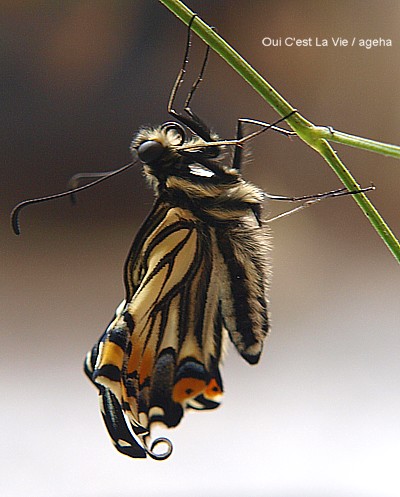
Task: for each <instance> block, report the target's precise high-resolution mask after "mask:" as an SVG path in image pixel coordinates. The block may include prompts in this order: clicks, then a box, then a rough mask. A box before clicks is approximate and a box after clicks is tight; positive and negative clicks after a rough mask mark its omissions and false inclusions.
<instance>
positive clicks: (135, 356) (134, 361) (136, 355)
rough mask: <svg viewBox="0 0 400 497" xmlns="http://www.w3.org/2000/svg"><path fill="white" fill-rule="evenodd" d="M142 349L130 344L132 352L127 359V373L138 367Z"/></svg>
mask: <svg viewBox="0 0 400 497" xmlns="http://www.w3.org/2000/svg"><path fill="white" fill-rule="evenodd" d="M141 354H142V351H141V349H140V348H139V347H135V346H134V345H133V346H132V352H131V355H130V357H129V360H128V365H127V372H128V374H131V373H133V372H134V371H137V370H138V368H139V363H140V359H141Z"/></svg>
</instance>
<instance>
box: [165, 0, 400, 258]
mask: <svg viewBox="0 0 400 497" xmlns="http://www.w3.org/2000/svg"><path fill="white" fill-rule="evenodd" d="M160 2H161V3H162V4H164V5H165V6H166V7H167V8H168V9H169V10H170V11H171V12H173V13H174V14H175V15H176V16H177V17H178V18H179V19H180V20H181V21H182V22H183V23H184V24H186V25H188V24H189V22H190V20H191V19H192V18H193V16H194V14H195V13H194V12H192V11H191V10H190V9H189V8H188V7H186V5H184V4H183V3H182V2H181V1H180V0H160ZM192 30H193V31H194V32H195V33H196V34H197V35H198V36H199V37H200V38H201V39H202V40H203V41H204V42H205V43H206V44H207V45H209V46H210V47H211V48H212V49H213V50H214V51H215V52H216V53H218V54H219V55H220V56H221V57H222V58H223V59H224V60H225V61H226V62H227V63H228V64H229V65H230V66H231V67H232V68H233V69H234V70H235V71H236V72H237V73H238V74H240V75H241V76H242V78H243V79H244V80H245V81H247V82H248V83H249V84H250V85H251V86H252V87H253V88H254V90H256V91H257V92H258V93H259V94H260V95H261V96H262V97H263V98H264V100H265V101H266V102H268V104H269V105H270V106H271V107H272V108H273V109H275V110H276V112H278V114H280V115H281V116H282V117H284V116H287V115H289V114H290V113H291V112H293V111H294V110H295V109H294V108H293V107H292V106H291V105H290V104H289V103H288V102H287V101H286V100H285V99H284V98H283V97H282V96H281V95H280V94H279V93H278V92H277V91H276V90H275V89H274V88H273V87H272V86H271V85H270V84H269V83H268V82H267V81H266V80H265V79H264V78H263V77H262V76H261V75H260V74H258V73H257V71H256V70H255V69H253V67H252V66H251V65H250V64H249V63H248V62H247V61H245V60H244V59H243V58H242V57H241V56H240V55H239V54H238V53H237V52H236V51H235V50H234V49H233V48H232V47H231V46H230V45H229V44H228V43H227V42H226V41H225V40H224V39H223V38H221V36H219V35H218V34H217V33H216V32H215V31H214V30H213V29H212V28H211V27H210V26H208V25H207V24H206V23H205V22H204V21H202V20H201V19H200V18H199V17H198V16H197V17H196V19H195V20H194V21H193V23H192ZM286 121H287V123H288V124H289V125H290V127H291V128H292V129H293V130H294V131H295V132H296V134H297V135H298V136H299V137H300V138H301V139H302V140H303V141H304V142H306V143H307V144H308V145H309V146H310V147H312V148H313V149H314V150H316V151H317V152H318V153H319V154H320V155H322V157H323V158H324V159H325V161H326V162H327V163H328V164H329V165H330V167H331V168H332V169H333V171H334V172H335V173H336V175H337V176H338V177H339V179H340V180H341V182H342V183H343V184H344V186H345V187H346V188H347V189H349V190H354V189H357V188H359V185H358V183H357V181H356V180H355V179H354V178H353V176H352V175H351V173H350V171H349V170H348V169H347V168H346V167H345V165H344V164H343V163H342V162H341V160H340V159H339V157H338V156H337V154H336V153H335V152H334V151H333V150H332V147H331V146H330V145H329V143H328V142H327V140H330V141H334V142H336V143H342V144H344V145H349V146H353V147H357V148H362V149H365V150H369V151H372V152H376V153H380V154H383V155H390V156H392V157H396V158H399V157H400V147H397V146H395V145H389V144H385V143H380V142H376V141H374V140H369V139H366V138H360V137H357V136H353V135H348V134H346V133H342V132H340V131H335V130H332V129H331V128H329V127H323V126H314V125H313V124H312V123H311V122H310V121H308V120H307V119H305V118H304V117H303V116H301V115H300V114H299V113H298V112H296V113H295V114H293V115H291V116H290V117H288V119H287V120H286ZM353 198H354V200H355V201H356V202H357V204H358V205H359V207H360V208H361V210H362V211H363V212H364V214H365V215H366V216H367V218H368V219H369V221H370V223H371V224H372V226H373V227H374V228H375V230H376V231H377V232H378V234H379V236H380V237H381V238H382V240H383V241H384V242H385V243H386V245H387V246H388V248H389V250H390V251H391V252H392V253H393V255H394V257H395V258H396V260H397V261H398V262H399V263H400V243H399V242H398V240H397V239H396V237H395V236H394V234H393V233H392V231H391V230H390V228H389V226H388V225H387V224H386V223H385V221H384V220H383V219H382V217H381V216H380V214H379V213H378V211H377V210H376V209H375V207H374V206H373V205H372V203H371V202H370V200H369V199H368V198H367V197H366V195H365V194H358V195H353Z"/></svg>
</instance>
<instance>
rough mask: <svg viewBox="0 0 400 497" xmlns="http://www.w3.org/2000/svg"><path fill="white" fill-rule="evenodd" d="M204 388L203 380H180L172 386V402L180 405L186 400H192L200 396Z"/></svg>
mask: <svg viewBox="0 0 400 497" xmlns="http://www.w3.org/2000/svg"><path fill="white" fill-rule="evenodd" d="M205 387H206V383H205V381H203V380H198V379H196V378H182V380H179V381H178V383H177V384H176V385H175V386H174V389H173V391H172V399H173V400H174V402H179V403H182V402H184V401H185V400H187V399H192V398H194V397H197V396H198V395H200V394H201V393H202V392H203V390H204V389H205Z"/></svg>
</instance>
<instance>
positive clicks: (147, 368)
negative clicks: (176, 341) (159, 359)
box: [139, 349, 154, 383]
mask: <svg viewBox="0 0 400 497" xmlns="http://www.w3.org/2000/svg"><path fill="white" fill-rule="evenodd" d="M153 367H154V352H153V351H152V350H150V349H148V350H146V352H145V353H144V354H143V358H142V361H141V363H140V372H139V382H140V383H143V382H144V380H145V379H146V378H147V377H148V376H150V375H151V373H152V372H153Z"/></svg>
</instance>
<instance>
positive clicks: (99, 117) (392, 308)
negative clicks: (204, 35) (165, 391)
mask: <svg viewBox="0 0 400 497" xmlns="http://www.w3.org/2000/svg"><path fill="white" fill-rule="evenodd" d="M188 5H189V6H190V7H191V8H192V9H193V10H195V11H196V12H198V14H199V15H200V16H201V17H202V18H203V19H204V20H205V21H207V22H208V23H209V24H211V25H213V26H216V27H217V28H218V32H219V33H220V34H221V35H222V36H223V37H225V38H226V39H227V40H228V41H229V42H230V43H232V45H233V46H234V47H235V48H236V49H237V50H238V51H239V52H240V53H241V54H242V55H243V56H244V57H245V58H246V59H247V60H248V61H249V62H250V63H251V64H252V65H253V66H254V67H255V68H256V69H258V70H259V71H260V72H261V74H263V75H264V76H265V77H266V78H267V80H269V82H270V83H271V84H272V85H274V86H275V88H277V89H278V91H280V92H281V93H282V94H283V96H284V97H286V98H287V99H288V100H289V101H290V102H291V103H292V105H293V106H295V107H296V108H297V109H299V110H300V112H301V113H303V115H304V116H306V117H307V118H309V119H310V120H312V121H313V122H314V123H317V124H324V125H332V126H334V127H335V128H336V129H338V130H342V131H346V132H350V133H353V134H357V135H360V136H366V137H370V138H373V139H377V140H382V141H386V142H392V143H397V144H398V143H399V141H400V140H399V133H398V129H399V125H400V117H399V116H400V113H399V110H400V109H399V103H400V90H399V87H400V86H399V80H400V64H399V58H400V57H399V56H400V49H399V42H400V38H399V33H398V26H399V21H400V4H399V2H398V1H397V0H393V1H391V0H387V1H384V2H378V1H371V0H368V1H361V0H356V1H354V0H353V1H352V2H345V1H338V2H330V1H329V2H328V1H318V2H317V1H301V2H298V1H290V0H281V1H279V2H277V1H251V2H250V1H247V2H246V1H244V2H239V1H237V2H229V1H220V2H211V1H208V2H200V1H188ZM0 7H1V13H2V15H1V21H0V23H1V25H0V34H1V38H2V42H1V44H0V64H1V99H2V105H1V108H0V112H1V124H2V129H1V151H2V156H3V166H2V168H1V198H0V201H1V210H0V216H1V219H0V222H1V224H0V226H1V244H2V250H1V254H2V255H1V257H2V261H3V262H2V271H1V276H2V280H1V286H0V291H1V295H2V298H1V307H2V313H1V315H2V321H3V322H2V326H1V349H0V350H1V355H2V360H1V368H2V375H1V378H2V380H1V398H2V405H1V414H0V416H1V418H0V419H1V426H2V430H1V436H0V447H1V449H0V457H1V465H0V467H1V472H3V473H4V474H3V475H2V476H1V478H0V491H1V494H2V495H4V496H12V497H14V496H22V495H26V494H27V493H29V495H32V496H40V497H47V496H55V495H57V496H63V497H64V496H65V497H70V496H79V497H80V496H85V497H86V496H90V497H92V496H97V497H103V496H104V497H105V496H110V495H119V496H122V497H124V496H128V495H146V496H154V495H165V496H166V497H168V496H172V495H174V496H178V497H179V496H183V495H192V496H214V495H215V496H216V495H223V496H225V495H230V496H242V495H251V496H256V497H257V496H265V495H268V496H276V497H300V496H301V497H314V496H319V497H331V496H335V497H341V496H349V495H351V496H352V497H354V496H362V497H364V496H368V497H369V496H379V497H386V496H398V495H399V494H400V481H399V476H398V460H399V459H398V458H399V451H400V447H399V442H400V426H399V409H400V400H399V392H400V375H399V373H400V366H399V353H400V333H399V331H400V330H399V323H400V311H399V273H398V264H397V263H396V262H395V261H394V259H393V257H392V256H391V255H390V253H389V251H388V250H387V249H386V247H385V246H384V244H383V242H382V241H381V240H380V239H379V238H378V236H377V235H376V234H375V232H374V231H373V230H372V228H371V226H370V225H369V223H368V222H367V220H366V219H365V218H364V216H363V214H362V213H361V212H360V210H359V209H358V208H357V206H356V205H355V203H354V201H353V200H352V199H350V198H342V199H336V200H329V201H326V202H325V203H321V204H320V205H318V206H316V207H313V208H311V209H308V210H306V211H304V212H303V213H299V214H296V215H293V216H292V217H289V218H287V219H283V220H280V221H277V222H276V223H273V225H272V226H271V227H272V229H273V233H274V250H273V254H272V261H273V267H274V271H273V281H272V286H271V309H272V318H273V332H272V335H271V337H270V339H269V341H268V344H267V346H266V349H265V353H264V356H263V358H262V361H261V363H260V365H258V366H257V367H254V368H251V367H249V366H247V365H246V364H244V362H243V361H242V360H240V358H238V356H237V354H236V353H235V352H234V351H233V350H231V351H230V352H231V353H230V354H229V357H228V358H227V360H226V365H225V367H224V373H223V374H224V380H225V389H226V394H225V398H224V403H223V406H222V407H221V408H220V409H219V410H218V411H216V412H210V413H189V414H188V415H187V416H186V418H185V419H184V420H183V422H182V424H181V425H180V427H179V428H178V429H176V430H174V431H171V432H169V433H168V436H170V437H171V439H172V440H173V442H174V445H175V452H174V454H173V456H172V457H171V458H170V459H169V460H168V461H166V462H164V463H155V462H153V461H133V460H129V459H128V458H126V457H123V456H120V455H119V454H118V453H117V452H116V451H115V450H114V449H113V448H112V446H111V443H110V442H109V440H108V438H107V435H106V432H105V429H104V427H103V426H102V422H101V420H100V416H99V413H98V409H97V400H96V392H95V390H94V388H93V387H92V386H91V385H90V384H89V382H88V381H87V380H86V379H85V378H84V376H83V374H82V373H81V363H82V359H83V356H84V354H85V353H86V351H87V350H88V349H89V348H90V347H91V346H92V344H93V343H94V342H95V341H96V340H97V338H98V336H99V335H100V333H101V332H102V331H103V329H104V327H105V326H106V324H107V322H108V320H109V319H110V317H111V315H112V313H113V310H114V308H115V306H116V305H117V304H118V303H119V301H120V300H121V298H122V296H123V286H122V266H123V262H124V258H125V256H126V254H127V251H128V249H129V246H130V243H131V241H132V238H133V236H134V234H135V232H136V230H137V228H138V226H139V225H140V223H141V222H142V221H143V219H144V217H145V216H146V213H147V212H148V210H149V208H150V206H151V204H152V193H151V192H150V191H149V190H148V189H147V188H146V187H145V186H144V182H143V179H142V177H141V174H140V172H139V171H138V170H133V171H130V172H129V173H126V174H125V175H124V176H120V177H117V178H115V179H114V180H110V181H109V182H106V183H103V184H102V185H101V186H99V187H97V188H95V189H92V190H89V191H87V192H85V193H82V194H81V195H80V197H79V204H78V205H77V206H76V207H75V208H72V207H71V206H70V204H69V202H68V199H63V200H58V201H55V202H52V203H48V204H42V205H38V206H34V207H32V208H27V209H26V210H25V211H23V212H22V215H21V228H22V236H21V237H20V238H17V237H15V236H14V235H13V234H12V233H11V231H10V228H9V221H8V216H9V212H10V210H11V209H12V207H13V206H14V205H15V204H16V203H17V202H19V201H21V200H24V199H26V198H32V197H38V196H43V195H47V194H51V193H56V192H59V191H62V190H64V189H65V186H66V183H67V181H68V179H69V178H70V176H71V175H73V174H74V173H76V172H82V171H98V170H107V169H114V168H117V167H119V166H121V165H123V164H125V163H127V162H128V161H129V159H130V157H129V151H128V147H129V143H130V140H131V137H132V134H133V133H134V131H135V130H136V129H137V128H138V127H139V126H140V125H142V124H157V123H161V122H164V121H165V120H167V119H168V118H169V117H168V115H167V113H166V104H167V100H168V97H169V92H170V89H171V85H172V83H173V81H174V79H175V76H176V73H177V71H178V69H179V67H180V64H181V58H182V55H183V51H184V48H185V38H186V29H185V27H184V26H183V25H182V24H181V23H180V22H179V21H178V20H177V19H176V18H175V17H174V16H173V15H172V14H171V13H170V12H169V11H167V10H166V9H165V8H164V7H163V6H162V5H161V4H159V3H158V2H156V1H146V2H145V1H134V2H132V1H131V2H128V1H119V2H103V1H101V2H99V1H86V0H83V1H80V2H73V1H71V2H68V1H65V2H50V1H37V2H34V1H31V2H29V1H25V2H24V1H14V2H11V1H4V0H3V1H2V2H0ZM267 36H268V37H274V38H278V37H283V38H284V37H286V36H294V37H297V38H308V37H312V38H313V39H314V38H315V37H317V36H318V37H320V38H331V37H338V36H342V37H345V38H349V39H352V38H353V37H359V38H379V37H382V38H384V39H389V38H390V39H392V43H393V47H391V48H372V49H370V50H367V49H365V48H360V47H346V48H345V47H344V48H338V47H336V48H335V47H332V46H331V47H328V48H312V47H303V48H296V47H292V48H287V47H286V48H285V47H281V48H266V47H263V45H262V39H263V38H264V37H267ZM203 51H204V46H203V44H202V43H201V42H200V41H199V40H198V39H196V38H195V39H194V49H193V55H192V59H191V66H190V69H191V70H190V75H191V76H192V77H194V75H195V74H196V71H197V70H198V67H199V64H200V61H201V59H202V54H203ZM188 80H190V76H189V77H188ZM193 108H194V110H195V111H196V112H198V113H199V114H200V115H201V116H202V117H203V118H204V119H205V120H206V121H207V122H208V123H210V124H211V125H212V126H213V128H214V129H215V130H216V131H218V133H219V134H220V135H221V136H222V137H224V138H230V137H232V136H233V134H234V128H235V123H236V120H237V118H238V117H252V118H255V119H262V120H266V121H272V120H274V119H276V118H277V115H276V114H275V113H274V112H273V111H272V110H271V109H270V108H269V107H268V106H267V105H266V104H265V103H264V102H263V101H262V100H261V99H260V97H258V96H257V95H256V94H255V93H254V92H253V91H252V90H251V88H250V87H249V86H248V85H247V84H246V83H244V82H243V81H241V79H240V78H239V77H238V76H237V75H236V74H235V73H234V72H233V71H232V70H231V69H230V68H229V67H227V65H226V64H225V63H224V62H223V61H221V60H219V58H218V57H217V56H216V55H215V54H212V56H211V60H210V64H209V67H208V70H207V74H206V78H205V82H204V84H203V86H202V87H201V90H199V92H198V93H197V94H196V96H195V99H194V101H193ZM335 148H336V149H337V151H338V152H339V155H340V157H341V158H342V159H343V160H344V161H345V163H346V164H347V165H348V166H349V167H350V168H351V170H352V172H353V174H354V175H355V176H356V178H357V179H358V180H359V182H360V183H361V184H363V185H368V184H369V183H370V181H373V182H374V183H375V185H376V187H377V190H376V191H375V192H373V193H372V194H371V195H370V198H371V199H372V200H373V202H374V203H375V205H376V206H377V208H378V209H379V211H380V212H381V213H382V215H383V216H384V218H385V219H386V220H387V222H388V223H389V225H390V226H391V227H392V229H393V230H394V232H395V233H397V234H400V219H399V215H398V213H399V196H398V191H399V183H400V169H399V163H398V162H395V160H393V159H390V158H385V157H383V156H379V155H374V154H370V153H367V152H363V151H357V150H354V149H350V148H345V147H342V146H339V145H337V146H336V147H335ZM252 149H253V152H254V153H253V161H252V162H251V163H249V164H248V165H247V167H246V170H245V175H246V177H247V178H248V179H250V180H252V181H253V182H255V183H257V184H258V185H260V186H261V187H262V188H264V189H265V190H266V191H268V192H270V193H279V194H285V195H302V194H308V193H317V192H321V191H326V190H330V189H333V188H337V187H340V183H339V182H338V180H337V179H336V177H335V176H334V174H333V173H332V172H331V170H330V169H329V168H328V166H326V165H325V163H323V161H322V160H321V159H320V158H319V157H318V156H317V155H316V154H315V153H313V152H312V151H311V150H310V149H308V148H307V147H306V146H305V145H303V144H302V143H301V142H300V141H298V140H296V139H294V140H291V141H289V140H287V139H285V138H283V137H282V136H280V135H277V134H274V133H267V134H265V135H264V136H262V137H260V138H259V139H257V141H256V142H254V144H253V145H252ZM268 208H269V210H270V211H271V212H272V214H277V213H279V212H281V211H282V210H285V208H287V206H285V205H281V204H279V205H270V206H269V207H268Z"/></svg>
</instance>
